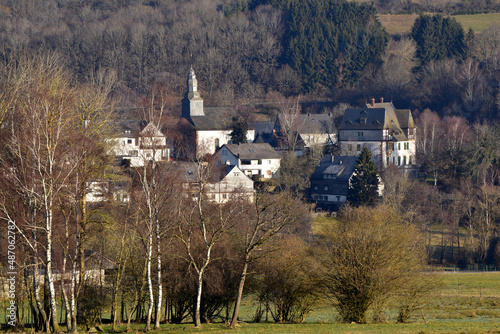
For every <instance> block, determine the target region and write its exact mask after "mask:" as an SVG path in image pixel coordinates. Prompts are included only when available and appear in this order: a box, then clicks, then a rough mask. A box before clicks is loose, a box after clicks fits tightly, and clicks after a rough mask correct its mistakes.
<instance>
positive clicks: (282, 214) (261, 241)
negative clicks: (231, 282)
mask: <svg viewBox="0 0 500 334" xmlns="http://www.w3.org/2000/svg"><path fill="white" fill-rule="evenodd" d="M248 210H249V212H248V213H247V214H248V216H247V217H245V218H244V219H243V220H242V221H243V222H245V223H244V224H241V225H242V226H241V230H242V231H243V232H244V233H243V234H242V237H243V240H242V241H243V247H244V252H243V254H244V256H243V259H242V260H243V269H242V272H241V275H240V283H239V286H238V294H237V296H236V302H235V306H234V311H233V318H232V321H231V325H230V327H231V328H234V327H235V326H236V325H237V324H238V314H239V309H240V304H241V298H242V296H243V288H244V286H245V280H246V277H247V273H248V266H249V265H250V263H251V262H252V260H253V259H254V258H255V255H254V253H255V252H256V251H258V250H259V249H261V247H263V245H265V244H267V243H269V242H271V241H272V240H273V238H275V237H276V236H277V235H278V234H279V233H280V232H282V230H283V229H285V228H287V227H289V228H290V229H293V228H294V226H295V225H298V224H300V223H303V222H304V221H307V220H308V218H307V210H306V208H305V207H304V205H303V203H302V202H301V201H300V200H298V199H297V198H293V197H292V195H291V194H289V193H286V192H284V193H282V194H278V195H270V194H259V195H257V196H256V197H255V201H254V202H253V203H251V204H250V205H249V207H248Z"/></svg>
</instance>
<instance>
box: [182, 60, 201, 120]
mask: <svg viewBox="0 0 500 334" xmlns="http://www.w3.org/2000/svg"><path fill="white" fill-rule="evenodd" d="M187 88H188V90H187V93H186V97H185V98H184V103H183V108H182V109H183V110H182V115H183V116H184V117H185V118H188V119H190V118H191V116H205V113H204V112H203V99H202V98H201V96H200V93H199V92H198V80H196V74H195V73H194V70H193V67H192V66H191V68H190V70H189V74H188V79H187Z"/></svg>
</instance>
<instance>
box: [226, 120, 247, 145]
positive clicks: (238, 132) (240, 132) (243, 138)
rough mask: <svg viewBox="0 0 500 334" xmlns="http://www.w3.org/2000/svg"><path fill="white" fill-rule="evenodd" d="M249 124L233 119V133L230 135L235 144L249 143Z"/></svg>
mask: <svg viewBox="0 0 500 334" xmlns="http://www.w3.org/2000/svg"><path fill="white" fill-rule="evenodd" d="M247 132H248V124H247V122H246V121H244V120H234V119H233V131H232V132H231V133H230V135H231V141H232V142H233V144H241V143H246V142H247Z"/></svg>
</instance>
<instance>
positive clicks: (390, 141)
mask: <svg viewBox="0 0 500 334" xmlns="http://www.w3.org/2000/svg"><path fill="white" fill-rule="evenodd" d="M416 131H417V129H416V127H415V123H414V121H413V117H412V115H411V111H410V110H409V109H396V108H395V107H394V105H393V104H392V102H390V103H384V102H383V99H381V102H380V103H375V100H372V103H371V104H367V105H366V106H365V107H364V108H350V109H347V110H346V111H345V114H344V117H343V119H342V124H341V125H340V127H339V141H340V146H341V151H342V155H346V156H357V155H359V154H360V153H361V150H362V148H363V146H367V147H368V148H369V149H370V151H371V153H372V156H373V160H374V161H375V163H376V164H377V166H379V167H386V166H388V165H391V164H392V165H396V166H401V167H404V168H412V167H414V165H415V153H416V144H415V141H416Z"/></svg>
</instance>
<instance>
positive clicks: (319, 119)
mask: <svg viewBox="0 0 500 334" xmlns="http://www.w3.org/2000/svg"><path fill="white" fill-rule="evenodd" d="M332 132H335V126H334V124H333V117H332V116H331V115H329V114H307V115H304V123H303V124H302V126H301V128H300V129H299V133H304V134H305V133H332Z"/></svg>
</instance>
